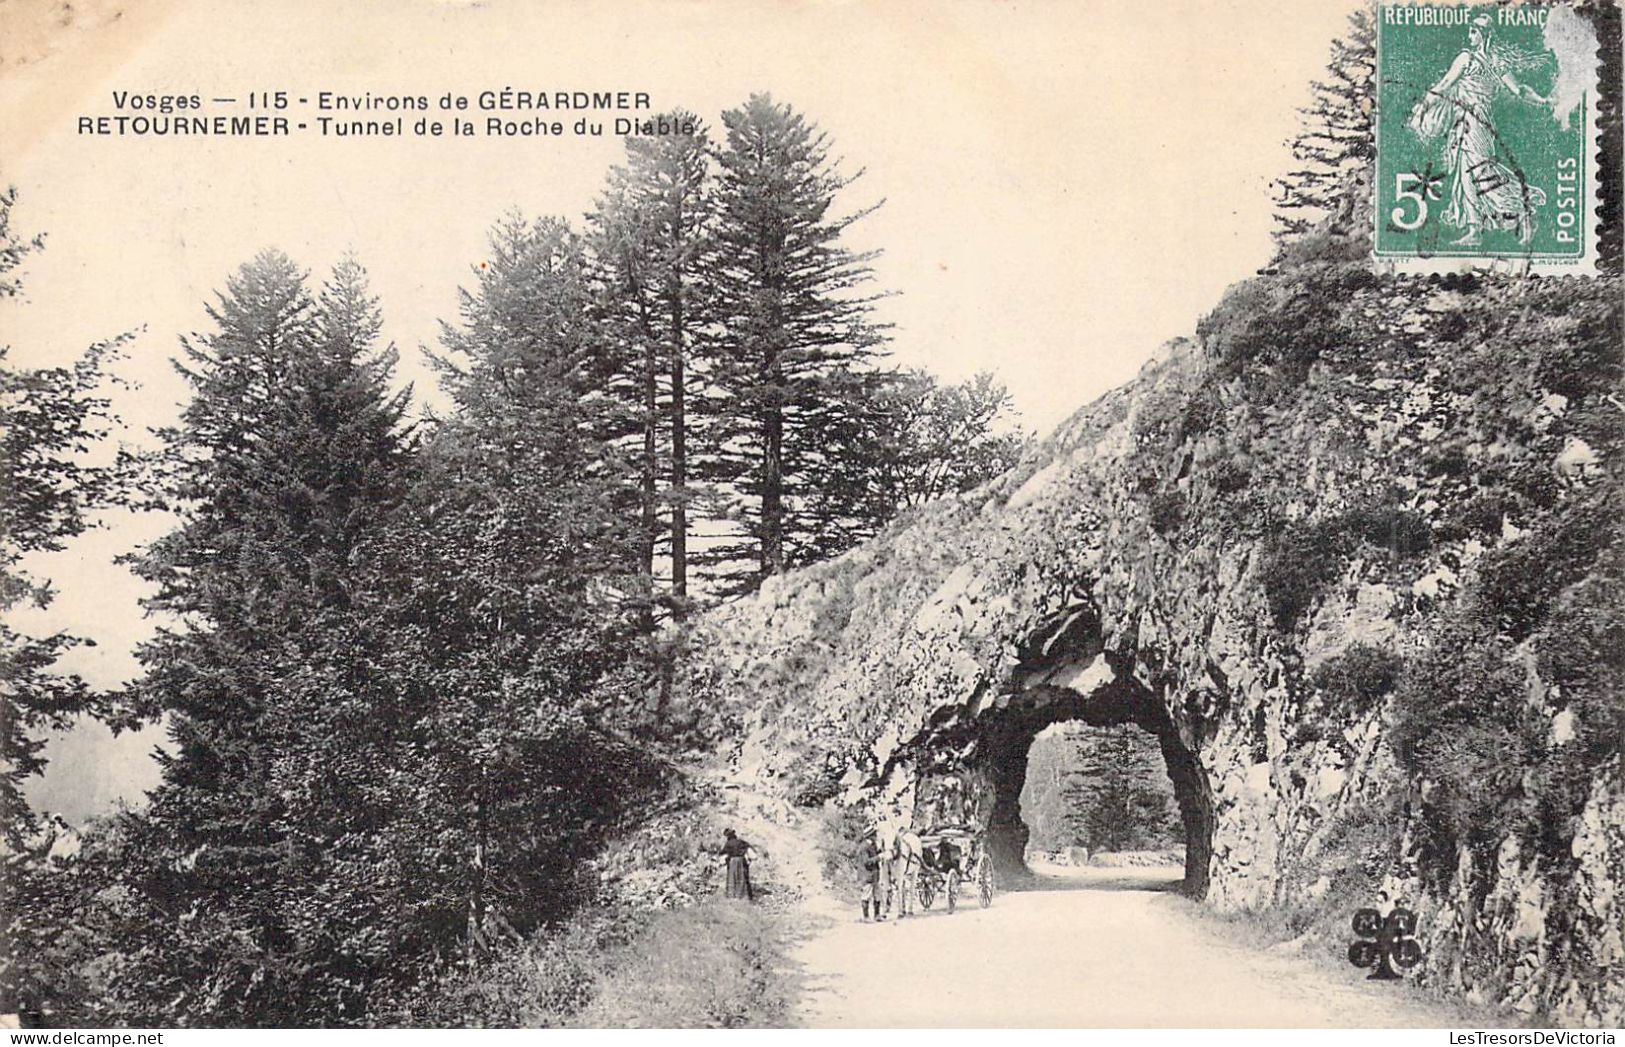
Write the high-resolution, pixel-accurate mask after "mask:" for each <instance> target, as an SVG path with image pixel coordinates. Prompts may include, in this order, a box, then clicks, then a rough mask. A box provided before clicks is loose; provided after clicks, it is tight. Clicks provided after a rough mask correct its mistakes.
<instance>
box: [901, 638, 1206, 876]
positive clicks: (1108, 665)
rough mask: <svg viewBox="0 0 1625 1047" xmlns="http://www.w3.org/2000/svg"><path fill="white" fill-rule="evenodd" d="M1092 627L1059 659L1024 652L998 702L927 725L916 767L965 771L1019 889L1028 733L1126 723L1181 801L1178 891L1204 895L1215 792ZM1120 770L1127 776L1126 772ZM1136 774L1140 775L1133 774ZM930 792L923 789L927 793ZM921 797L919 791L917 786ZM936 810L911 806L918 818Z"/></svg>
mask: <svg viewBox="0 0 1625 1047" xmlns="http://www.w3.org/2000/svg"><path fill="white" fill-rule="evenodd" d="M1097 637H1098V633H1097V632H1094V631H1093V630H1089V631H1088V632H1086V633H1085V635H1084V636H1083V638H1082V639H1081V640H1077V639H1074V642H1073V643H1072V644H1070V645H1068V647H1067V648H1066V649H1067V650H1070V651H1071V652H1072V653H1071V654H1070V655H1066V656H1062V655H1060V654H1058V653H1055V652H1056V651H1057V647H1058V645H1056V644H1055V643H1054V642H1053V641H1052V642H1050V643H1047V644H1046V645H1044V647H1043V648H1041V649H1040V652H1039V656H1037V657H1032V658H1030V659H1024V663H1023V670H1022V671H1021V672H1020V673H1019V674H1018V676H1017V678H1016V680H1015V681H1013V682H1014V686H1013V688H1012V689H1011V690H1010V691H1008V692H1007V693H1004V694H1000V695H998V696H997V697H996V698H995V699H992V700H988V701H986V702H982V703H980V707H978V704H979V703H976V702H972V703H971V704H970V706H969V707H967V708H964V709H962V710H960V711H959V712H958V713H957V714H956V715H955V716H954V717H952V718H951V719H950V720H948V722H945V723H941V724H938V725H937V726H936V727H935V728H934V729H932V730H931V731H928V732H927V738H926V739H924V740H923V741H924V744H923V746H922V748H923V749H924V750H925V755H926V758H925V760H924V762H923V763H922V764H921V765H920V769H921V770H922V772H924V773H923V774H922V780H923V779H926V778H929V777H930V773H931V772H930V769H931V768H932V767H933V766H935V767H937V768H939V769H944V768H947V769H952V770H954V771H962V772H963V773H964V774H965V775H966V776H967V777H968V779H969V785H970V788H969V792H970V793H971V794H973V798H972V799H971V801H970V802H971V803H972V806H973V807H974V812H975V814H974V820H975V821H977V822H978V823H980V824H981V825H982V826H984V827H985V829H986V834H987V835H986V840H987V847H988V853H989V855H990V856H991V858H992V860H993V863H994V868H995V871H996V873H997V875H998V878H999V881H1000V882H1001V883H1002V884H1004V885H1006V886H1016V885H1019V884H1021V883H1023V882H1025V881H1027V880H1029V879H1030V873H1029V872H1028V869H1027V866H1026V854H1027V849H1028V842H1029V833H1030V830H1029V827H1028V824H1027V822H1026V821H1025V820H1024V819H1023V812H1022V801H1021V797H1022V790H1023V787H1024V785H1025V784H1026V780H1027V772H1028V758H1029V753H1030V752H1031V751H1032V748H1033V743H1034V740H1035V739H1036V738H1037V737H1038V735H1039V734H1040V733H1042V732H1043V731H1045V730H1046V729H1047V728H1049V727H1050V726H1051V725H1054V724H1060V723H1069V722H1075V723H1077V724H1080V725H1087V726H1088V727H1100V728H1105V727H1117V726H1120V725H1125V724H1132V725H1134V726H1135V727H1137V728H1139V729H1141V730H1143V731H1146V732H1148V733H1149V734H1150V735H1151V736H1152V737H1154V738H1155V739H1156V747H1157V749H1158V750H1159V751H1160V753H1161V757H1162V762H1163V764H1164V766H1165V768H1166V771H1167V776H1168V781H1169V782H1170V783H1171V784H1172V787H1173V796H1174V800H1175V802H1176V805H1177V808H1178V820H1179V827H1180V829H1181V830H1182V835H1183V840H1184V845H1185V848H1184V850H1185V855H1184V881H1183V890H1184V891H1185V892H1186V893H1188V894H1190V895H1192V896H1195V897H1198V898H1200V897H1202V896H1204V895H1205V894H1206V892H1207V887H1208V875H1209V874H1208V865H1209V860H1210V858H1211V856H1212V836H1213V796H1212V791H1211V789H1210V787H1209V784H1208V780H1207V774H1206V771H1205V770H1204V768H1203V767H1202V764H1201V762H1200V760H1199V759H1198V757H1197V754H1196V751H1195V746H1194V745H1193V744H1192V740H1190V739H1187V738H1186V737H1185V736H1184V735H1183V734H1182V733H1181V730H1180V729H1179V726H1178V725H1177V724H1176V723H1175V722H1174V720H1173V718H1172V716H1170V714H1169V710H1168V707H1167V703H1166V702H1165V700H1164V697H1163V696H1162V695H1161V694H1160V693H1158V692H1156V691H1154V690H1153V689H1152V688H1151V687H1148V686H1147V685H1146V684H1144V683H1142V682H1141V680H1140V679H1137V678H1136V674H1135V673H1134V672H1133V666H1132V663H1131V662H1130V661H1129V660H1128V659H1123V658H1119V657H1117V656H1116V655H1115V654H1114V653H1113V652H1109V651H1105V650H1102V649H1101V647H1100V644H1099V642H1098V638H1097ZM1124 773H1130V772H1127V771H1125V772H1124ZM1136 773H1137V772H1136ZM926 791H927V792H928V791H929V790H926ZM922 794H923V793H922ZM938 817H939V815H938V814H936V813H935V812H924V815H923V818H922V811H921V810H920V809H918V808H917V810H916V824H921V823H922V821H923V823H924V824H925V825H926V826H929V824H930V823H931V822H932V821H933V820H935V819H937V818H938Z"/></svg>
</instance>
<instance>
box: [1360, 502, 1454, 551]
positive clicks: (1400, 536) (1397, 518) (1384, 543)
mask: <svg viewBox="0 0 1625 1047" xmlns="http://www.w3.org/2000/svg"><path fill="white" fill-rule="evenodd" d="M1343 522H1344V524H1345V526H1346V527H1347V528H1348V530H1349V531H1350V532H1351V533H1352V534H1354V535H1355V536H1356V537H1358V538H1359V539H1360V540H1361V541H1364V542H1367V543H1369V544H1371V545H1374V546H1376V547H1377V548H1379V549H1387V550H1388V551H1389V552H1390V553H1393V554H1394V555H1395V556H1397V557H1399V558H1400V559H1409V558H1411V557H1413V556H1418V555H1420V554H1422V553H1425V552H1427V551H1428V549H1429V548H1431V547H1432V545H1433V533H1432V531H1431V530H1429V528H1428V522H1427V521H1426V520H1425V519H1423V518H1422V516H1421V515H1420V514H1418V513H1414V512H1412V511H1410V510H1408V509H1401V508H1399V507H1397V506H1393V505H1378V506H1374V507H1370V508H1358V509H1351V510H1350V511H1349V512H1347V513H1345V514H1344V515H1343Z"/></svg>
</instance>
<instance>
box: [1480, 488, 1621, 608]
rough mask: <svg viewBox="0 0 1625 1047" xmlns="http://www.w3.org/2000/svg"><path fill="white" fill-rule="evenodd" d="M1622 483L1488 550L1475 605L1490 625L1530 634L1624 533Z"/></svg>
mask: <svg viewBox="0 0 1625 1047" xmlns="http://www.w3.org/2000/svg"><path fill="white" fill-rule="evenodd" d="M1617 496H1618V489H1617V487H1613V488H1612V489H1601V490H1598V491H1597V492H1594V494H1593V495H1592V496H1590V497H1588V498H1586V499H1585V500H1584V501H1582V502H1580V503H1579V504H1576V505H1574V506H1572V507H1568V508H1566V509H1565V510H1564V511H1561V512H1558V513H1556V514H1553V515H1551V516H1549V517H1548V518H1546V519H1545V520H1543V521H1541V522H1540V523H1539V524H1537V525H1536V526H1535V527H1534V528H1532V529H1531V530H1530V533H1529V534H1527V535H1525V536H1523V538H1522V539H1521V540H1519V541H1517V542H1513V543H1510V544H1508V545H1505V546H1503V547H1501V548H1499V549H1496V550H1494V551H1492V552H1490V553H1488V554H1486V555H1485V557H1484V559H1483V561H1482V562H1481V563H1480V565H1479V569H1478V581H1477V583H1476V585H1475V586H1474V588H1473V601H1472V602H1473V607H1474V610H1475V612H1476V614H1477V616H1478V617H1479V618H1480V619H1481V620H1482V621H1483V622H1484V624H1485V625H1486V626H1488V627H1491V628H1494V629H1496V630H1498V631H1501V632H1504V633H1506V634H1507V635H1508V636H1510V637H1512V639H1514V640H1522V639H1523V638H1524V637H1527V636H1528V635H1530V633H1532V632H1534V631H1535V630H1536V629H1537V628H1539V626H1540V624H1541V622H1542V621H1543V620H1544V619H1545V618H1546V616H1547V612H1548V609H1549V608H1550V607H1551V605H1552V603H1553V601H1554V600H1555V599H1556V598H1557V597H1558V594H1559V593H1561V592H1562V591H1563V589H1564V588H1566V587H1567V586H1569V585H1572V584H1573V583H1575V582H1577V581H1579V580H1580V579H1581V578H1583V577H1584V576H1585V575H1586V573H1587V572H1588V571H1589V570H1590V568H1591V566H1592V565H1593V564H1595V563H1596V562H1597V559H1598V557H1599V556H1600V555H1602V552H1603V550H1604V549H1606V548H1608V547H1609V546H1610V545H1611V544H1617V542H1618V540H1619V537H1620V524H1619V508H1618V506H1619V503H1618V501H1617V500H1615V499H1616V498H1617Z"/></svg>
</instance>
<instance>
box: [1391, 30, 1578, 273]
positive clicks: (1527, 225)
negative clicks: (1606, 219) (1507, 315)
mask: <svg viewBox="0 0 1625 1047" xmlns="http://www.w3.org/2000/svg"><path fill="white" fill-rule="evenodd" d="M1596 103H1597V37H1596V32H1595V30H1594V29H1593V28H1592V25H1591V23H1590V21H1588V20H1587V19H1586V18H1584V17H1583V16H1581V15H1579V14H1576V13H1575V12H1574V11H1573V10H1571V9H1570V8H1568V7H1567V6H1563V5H1560V4H1551V5H1547V4H1523V5H1507V6H1485V5H1474V4H1464V5H1463V4H1456V5H1447V4H1405V5H1400V4H1394V5H1383V6H1381V7H1379V8H1378V10H1377V110H1376V119H1377V128H1376V134H1377V174H1376V185H1375V192H1376V201H1375V203H1376V208H1375V210H1376V215H1375V218H1376V235H1375V237H1374V240H1373V242H1374V245H1375V253H1376V258H1377V264H1378V266H1379V268H1388V269H1391V270H1392V271H1396V272H1422V273H1443V272H1453V271H1460V270H1463V269H1472V268H1486V267H1497V268H1505V269H1511V270H1515V271H1525V272H1543V273H1553V274H1581V273H1591V272H1594V265H1595V259H1596V247H1597V235H1596V234H1597V229H1596V224H1597V222H1596V220H1597V208H1596V201H1597V182H1596V180H1597V163H1596V158H1597V149H1598V141H1597V133H1596V130H1597V128H1596Z"/></svg>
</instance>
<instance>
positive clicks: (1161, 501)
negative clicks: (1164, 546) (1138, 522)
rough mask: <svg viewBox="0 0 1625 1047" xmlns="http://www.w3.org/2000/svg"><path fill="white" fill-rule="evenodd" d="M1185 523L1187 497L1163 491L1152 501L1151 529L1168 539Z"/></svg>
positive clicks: (1176, 492) (1174, 492) (1175, 492)
mask: <svg viewBox="0 0 1625 1047" xmlns="http://www.w3.org/2000/svg"><path fill="white" fill-rule="evenodd" d="M1184 522H1185V496H1184V495H1182V494H1180V493H1179V492H1178V491H1163V492H1162V493H1161V494H1158V495H1156V496H1154V497H1153V498H1152V499H1151V529H1152V530H1154V531H1156V532H1157V533H1158V534H1160V535H1162V536H1164V537H1167V536H1169V535H1172V534H1174V533H1175V532H1177V531H1178V530H1179V527H1180V525H1181V524H1183V523H1184Z"/></svg>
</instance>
